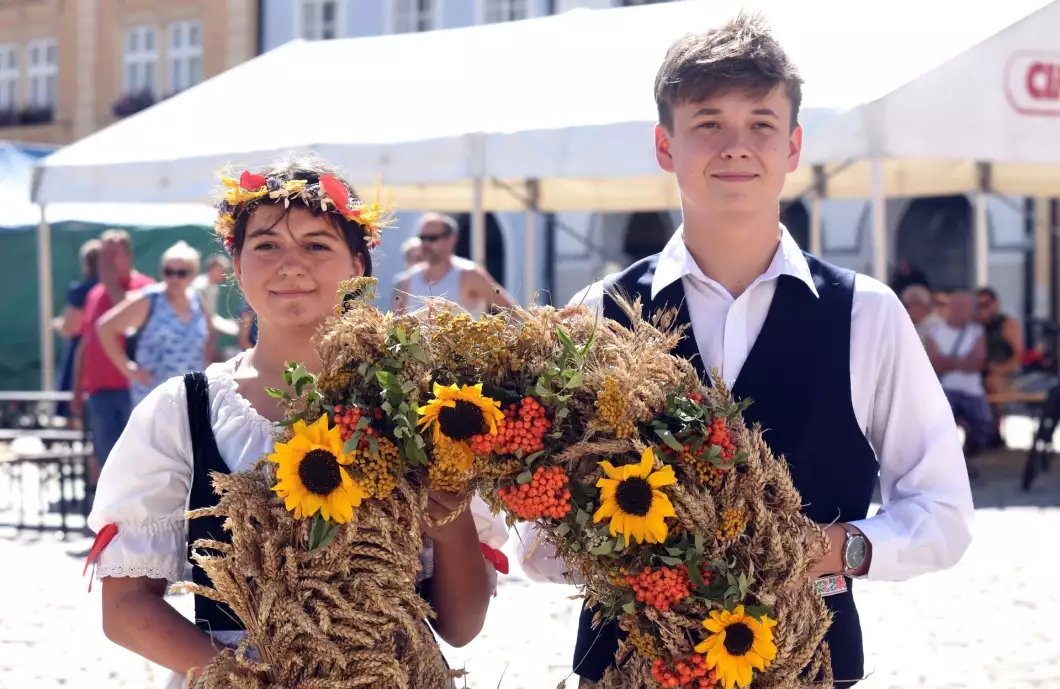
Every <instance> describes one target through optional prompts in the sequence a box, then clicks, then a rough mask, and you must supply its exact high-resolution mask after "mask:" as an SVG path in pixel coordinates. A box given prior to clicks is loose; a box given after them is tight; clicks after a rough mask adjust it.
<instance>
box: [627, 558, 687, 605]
mask: <svg viewBox="0 0 1060 689" xmlns="http://www.w3.org/2000/svg"><path fill="white" fill-rule="evenodd" d="M626 583H627V584H629V585H630V586H631V587H632V588H633V592H634V593H635V594H636V596H637V602H639V603H644V604H645V605H650V606H651V607H653V608H655V609H656V610H662V611H663V612H665V611H667V610H669V609H670V606H671V605H673V604H674V603H677V602H680V601H682V600H684V599H685V598H688V597H689V596H690V595H692V583H691V582H690V581H689V579H688V568H687V567H685V566H684V565H677V566H676V567H665V566H664V567H657V568H655V569H651V568H650V567H645V568H644V570H643V571H642V572H640V573H639V574H627V575H626Z"/></svg>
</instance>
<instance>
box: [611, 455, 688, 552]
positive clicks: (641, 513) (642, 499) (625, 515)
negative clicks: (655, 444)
mask: <svg viewBox="0 0 1060 689" xmlns="http://www.w3.org/2000/svg"><path fill="white" fill-rule="evenodd" d="M600 467H601V468H602V469H603V470H604V474H605V476H604V477H603V478H601V479H599V480H598V481H597V482H596V487H597V488H599V489H600V509H598V510H596V514H594V515H593V523H596V522H600V521H603V520H604V519H610V520H611V523H610V529H611V535H612V536H614V535H617V534H622V535H623V536H625V537H626V545H629V539H630V538H633V539H634V540H636V541H637V543H662V542H663V541H665V540H666V522H665V521H664V520H665V519H666V518H667V517H674V516H676V515H675V514H674V506H673V505H672V504H670V498H668V497H666V495H665V494H664V493H663V492H662V491H661V490H659V489H660V488H662V487H663V486H669V485H672V484H674V483H676V482H677V477H675V476H674V470H673V467H671V466H665V467H663V468H662V469H660V470H659V471H654V469H655V453H653V452H652V449H651V448H650V447H649V448H648V449H646V450H644V453H643V454H642V455H641V457H640V462H639V463H637V464H627V465H625V466H620V467H617V468H616V467H614V466H613V465H612V464H611V462H600Z"/></svg>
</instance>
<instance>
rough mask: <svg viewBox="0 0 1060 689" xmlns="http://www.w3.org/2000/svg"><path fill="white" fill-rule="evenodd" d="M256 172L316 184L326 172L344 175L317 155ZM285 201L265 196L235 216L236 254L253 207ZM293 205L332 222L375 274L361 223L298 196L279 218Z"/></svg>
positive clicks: (366, 270)
mask: <svg viewBox="0 0 1060 689" xmlns="http://www.w3.org/2000/svg"><path fill="white" fill-rule="evenodd" d="M255 172H256V173H257V174H259V175H262V176H264V177H266V178H267V179H269V180H270V181H271V180H278V181H279V182H280V183H283V182H286V181H288V180H292V179H302V180H305V181H306V182H307V183H308V184H310V185H313V184H318V183H319V182H320V178H321V176H323V175H334V176H335V177H338V178H339V179H342V176H341V175H339V174H338V172H337V171H336V170H335V169H334V168H333V167H331V166H330V165H328V164H327V163H325V162H324V161H323V160H321V159H320V158H317V157H315V156H301V157H298V158H293V159H291V160H288V161H285V162H282V163H276V164H274V165H270V166H268V167H266V168H264V169H261V170H257V171H255ZM346 186H347V188H349V190H350V198H351V199H353V200H356V199H357V198H358V196H357V192H356V191H355V190H354V189H353V187H350V186H349V185H346ZM283 203H284V200H283V199H273V198H269V197H268V196H266V197H264V198H262V199H260V200H258V201H254V202H252V203H251V204H250V206H249V208H246V209H245V210H243V212H242V213H240V214H239V215H238V216H237V217H236V222H235V227H234V228H233V230H232V255H233V256H238V255H239V254H240V252H242V250H243V243H244V242H245V241H246V238H247V222H248V221H249V220H250V215H251V213H253V210H254V208H256V207H258V206H260V205H271V206H282V205H283ZM294 207H298V208H304V209H305V210H308V211H309V212H310V213H312V214H313V215H314V216H317V217H320V216H324V217H326V218H327V220H328V222H330V223H332V224H333V225H334V226H335V227H336V228H337V229H338V230H339V232H341V233H342V237H343V239H345V240H346V245H347V246H349V247H350V251H351V252H352V253H353V255H354V256H360V257H361V261H362V262H363V263H364V275H365V277H371V276H372V254H371V252H369V251H368V245H367V244H366V243H365V239H364V229H363V228H362V227H361V226H360V225H358V224H357V223H355V222H353V221H352V220H347V219H346V218H344V217H342V216H341V215H339V214H338V213H333V212H330V211H324V210H321V208H320V204H317V203H309V204H307V203H306V202H305V201H303V200H302V199H301V198H298V197H292V198H291V204H290V207H289V208H288V209H287V210H285V211H284V214H283V215H282V216H280V219H281V220H282V219H283V218H285V217H287V214H288V213H290V209H291V208H294Z"/></svg>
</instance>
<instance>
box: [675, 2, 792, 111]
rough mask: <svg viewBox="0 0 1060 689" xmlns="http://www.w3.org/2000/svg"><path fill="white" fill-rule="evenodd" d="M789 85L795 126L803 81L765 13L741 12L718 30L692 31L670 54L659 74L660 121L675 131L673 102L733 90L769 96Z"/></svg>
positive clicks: (682, 38)
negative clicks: (780, 87)
mask: <svg viewBox="0 0 1060 689" xmlns="http://www.w3.org/2000/svg"><path fill="white" fill-rule="evenodd" d="M778 86H784V87H785V89H786V90H787V93H788V99H789V100H790V101H791V128H792V130H794V129H795V127H797V126H798V124H799V106H800V105H801V104H802V79H801V78H800V77H799V73H798V70H797V69H796V68H795V65H794V64H793V63H792V62H791V60H790V59H789V58H788V56H787V54H786V53H785V52H784V50H783V48H781V47H780V44H779V43H777V41H776V40H775V39H774V38H773V36H772V35H771V34H770V32H769V29H768V27H767V26H766V22H765V19H764V18H763V17H762V16H761V15H757V14H747V13H744V12H741V13H740V14H739V15H738V16H737V17H736V18H735V19H733V20H732V21H730V22H729V23H727V24H726V25H725V26H722V27H721V28H719V29H711V30H710V31H704V32H701V33H689V34H685V35H684V36H682V37H681V38H679V39H678V40H677V41H676V42H675V43H674V44H673V45H672V46H670V50H669V51H667V53H666V58H665V59H664V60H663V63H662V66H661V67H659V72H658V74H656V75H655V104H656V106H657V107H658V109H659V124H661V125H662V126H663V127H665V128H666V130H667V131H672V130H673V125H674V113H673V109H674V106H676V105H680V104H682V103H695V102H699V101H703V100H706V99H708V98H711V97H713V96H716V95H719V94H723V93H729V92H732V91H747V92H750V93H753V94H760V95H765V94H767V93H770V92H771V91H773V89H775V88H777V87H778Z"/></svg>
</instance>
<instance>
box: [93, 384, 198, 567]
mask: <svg viewBox="0 0 1060 689" xmlns="http://www.w3.org/2000/svg"><path fill="white" fill-rule="evenodd" d="M186 399H187V397H186V394H185V392H184V382H183V380H182V379H181V378H174V379H172V380H169V381H166V382H165V383H163V384H162V385H160V386H159V387H157V388H155V390H154V391H152V392H151V394H149V395H148V396H147V397H146V398H144V400H143V401H142V402H141V403H140V404H139V405H137V406H136V408H135V409H133V412H132V417H131V418H130V419H129V424H128V425H127V426H126V427H125V432H124V433H122V435H121V438H119V439H118V442H117V444H115V446H114V450H113V451H112V452H111V453H110V457H109V458H108V459H107V461H106V464H105V465H104V467H103V472H102V474H101V475H100V477H99V485H98V486H97V488H96V499H95V502H94V504H93V507H92V514H90V515H89V517H88V526H89V528H91V529H92V530H93V531H95V532H96V533H98V532H99V531H100V530H101V529H102V528H103V527H105V526H106V525H107V524H114V525H115V526H116V527H117V529H118V533H117V536H115V537H114V539H113V540H112V541H111V542H110V544H109V545H108V546H107V547H106V548H105V549H104V550H103V552H102V553H101V554H100V558H99V562H98V568H97V571H96V575H97V576H98V577H99V578H103V577H151V578H153V579H167V580H169V581H179V580H180V579H181V578H182V576H183V573H184V565H185V561H186V560H187V555H186V549H187V545H186V543H187V541H186V536H185V518H184V512H185V510H186V508H187V503H188V495H189V492H190V490H191V477H192V462H191V447H190V445H191V441H190V438H189V431H188V412H187V403H186Z"/></svg>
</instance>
